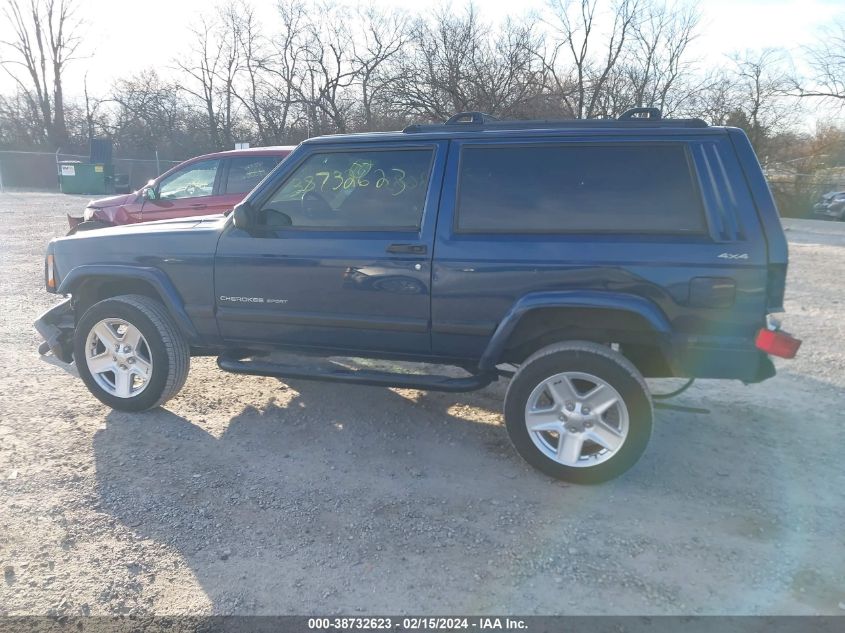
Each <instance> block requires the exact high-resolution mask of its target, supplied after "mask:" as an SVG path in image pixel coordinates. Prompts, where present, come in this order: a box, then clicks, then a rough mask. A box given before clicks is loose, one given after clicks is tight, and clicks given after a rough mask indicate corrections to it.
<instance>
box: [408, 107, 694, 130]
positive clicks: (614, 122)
mask: <svg viewBox="0 0 845 633" xmlns="http://www.w3.org/2000/svg"><path fill="white" fill-rule="evenodd" d="M580 127H586V128H589V127H600V128H605V127H611V128H612V127H622V128H631V127H634V128H636V127H708V125H707V123H706V122H705V121H703V120H702V119H696V118H693V119H664V118H663V114H662V113H661V111H660V108H631V109H630V110H626V111H625V112H623V113H622V114H621V115H620V116H619V118H618V119H564V120H529V121H517V120H512V121H501V120H499V119H497V118H496V117H494V116H491V115H489V114H486V113H484V112H459V113H458V114H455V115H454V116H451V117H449V119H447V120H446V122H445V123H415V124H413V125H409V126H408V127H406V128H405V129H404V130H402V131H403V132H404V133H406V134H414V133H418V132H447V131H454V130H460V131H467V132H481V131H484V130H556V129H561V130H563V129H568V128H580Z"/></svg>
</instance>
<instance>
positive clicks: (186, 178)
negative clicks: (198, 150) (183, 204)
mask: <svg viewBox="0 0 845 633" xmlns="http://www.w3.org/2000/svg"><path fill="white" fill-rule="evenodd" d="M219 164H220V161H219V160H217V159H214V160H201V161H199V162H198V163H193V164H191V165H188V166H187V167H185V168H184V169H180V170H179V171H177V172H174V173H172V174H170V175H169V176H167V177H166V178H165V179H164V180H162V181H161V184H160V185H159V189H158V191H159V194H158V197H159V198H160V199H162V200H180V199H182V198H200V197H202V196H210V195H213V193H214V179H215V178H216V177H217V167H218V165H219Z"/></svg>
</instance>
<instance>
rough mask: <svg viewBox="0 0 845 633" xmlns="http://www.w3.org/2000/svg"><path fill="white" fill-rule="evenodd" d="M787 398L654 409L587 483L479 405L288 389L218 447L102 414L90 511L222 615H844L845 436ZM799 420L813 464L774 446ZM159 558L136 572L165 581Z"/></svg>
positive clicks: (724, 397) (787, 441)
mask: <svg viewBox="0 0 845 633" xmlns="http://www.w3.org/2000/svg"><path fill="white" fill-rule="evenodd" d="M776 380H777V381H778V383H779V385H780V387H779V388H780V391H781V392H782V393H778V396H777V398H772V399H771V401H767V402H761V401H760V399H759V398H755V397H753V394H751V393H750V392H746V391H741V390H739V389H734V388H731V389H729V390H715V389H714V390H709V389H708V390H704V389H701V390H699V388H696V389H694V390H692V391H691V392H689V395H688V396H686V397H685V398H681V399H679V403H681V404H690V405H702V404H703V405H705V406H710V407H711V408H712V409H713V414H712V415H710V416H696V415H690V414H685V413H675V412H660V413H659V414H658V421H657V424H656V426H655V434H654V437H653V438H652V443H651V445H650V447H649V449H648V450H647V452H646V454H645V456H644V458H643V460H642V461H641V462H640V464H639V465H638V466H636V467H635V468H634V469H632V470H631V471H629V472H628V473H627V474H626V475H625V476H624V477H621V478H619V479H617V480H615V481H613V482H610V483H608V484H605V485H602V486H594V487H578V486H573V487H568V486H565V485H562V484H560V483H558V482H553V481H552V480H549V479H547V478H545V477H544V476H542V475H539V474H537V473H536V472H535V471H533V470H532V469H531V468H530V467H528V466H527V465H525V464H524V463H523V462H522V461H521V459H520V458H519V457H518V456H517V455H516V454H515V452H514V451H513V449H512V448H511V446H510V444H509V442H508V439H507V435H506V432H505V429H504V428H503V427H502V426H500V425H499V424H498V423H497V422H498V418H496V416H495V409H496V408H497V407H498V406H499V402H498V400H494V399H493V398H492V397H491V394H489V393H488V394H486V395H485V394H483V393H482V394H462V395H457V396H456V395H446V394H421V395H420V396H419V398H418V399H417V400H410V399H408V398H405V397H402V396H400V395H398V394H397V393H395V392H393V391H390V390H387V389H379V388H374V387H372V388H371V387H357V386H345V385H326V384H319V383H306V382H302V383H291V384H290V385H289V387H290V389H291V391H290V392H288V393H292V394H293V397H292V398H291V399H289V400H286V401H285V402H284V403H283V404H280V403H278V402H276V401H275V400H272V399H271V400H270V401H268V402H266V403H265V404H264V405H263V406H261V407H260V408H253V407H247V408H245V409H244V410H243V411H241V412H240V413H239V414H238V415H236V416H234V417H233V418H232V419H231V420H230V422H229V424H228V426H227V427H226V429H225V430H224V431H223V432H222V433H220V434H219V436H214V435H212V434H210V433H209V432H207V431H206V430H204V429H203V428H202V427H203V425H204V424H205V420H203V419H201V418H200V419H197V420H188V419H185V418H182V417H179V416H177V415H174V414H173V413H170V412H168V411H166V410H159V411H154V412H150V413H147V414H143V415H130V414H123V413H118V412H112V413H110V414H109V415H108V416H107V424H106V426H105V428H104V429H102V430H100V431H98V432H97V434H96V435H95V438H94V453H95V459H96V469H97V492H98V494H99V497H100V504H99V505H100V509H101V511H104V512H107V513H109V514H111V515H112V516H114V517H115V518H116V519H117V520H118V521H120V522H121V523H123V524H124V525H126V526H128V527H129V528H130V529H132V530H133V531H134V532H135V533H136V534H137V535H138V536H139V537H140V538H144V539H152V540H154V541H156V542H158V543H162V544H165V545H166V546H168V547H169V548H172V549H173V550H175V551H177V552H178V553H179V554H180V555H181V556H182V557H183V558H184V560H185V562H186V564H187V565H188V566H189V567H190V568H191V570H192V571H193V573H194V574H195V576H196V578H197V581H198V582H199V584H200V585H201V586H202V588H203V591H204V592H205V593H206V595H207V596H208V598H209V599H210V601H211V602H212V604H213V609H214V612H216V613H223V614H232V613H245V614H251V613H259V614H279V613H326V612H346V613H355V612H356V609H358V608H360V607H362V606H365V607H366V611H367V612H369V613H379V612H381V613H397V612H400V613H401V612H418V613H419V612H426V613H429V612H431V611H432V610H434V611H435V612H437V613H449V612H452V613H476V612H485V611H487V612H489V611H496V612H501V611H511V612H519V613H585V612H593V613H597V612H603V613H640V614H644V613H651V614H657V613H689V612H690V609H691V608H695V609H696V610H697V612H705V613H707V612H709V613H754V612H763V613H772V612H779V611H780V610H781V609H782V608H783V607H781V606H779V605H782V604H783V601H784V600H797V601H798V602H797V603H796V602H791V603H790V604H791V605H792V607H791V608H792V609H796V608H799V607H796V606H795V605H796V604H805V605H812V607H809V606H808V607H807V609H810V608H812V609H819V610H821V612H826V611H827V610H830V609H833V610H835V609H836V607H835V604H836V602H835V601H833V602H831V601H832V600H833V598H834V597H835V596H834V594H835V593H836V592H835V588H836V586H837V583H838V580H837V579H838V578H839V577H840V574H841V569H843V568H845V567H842V565H843V564H845V560H843V551H842V549H841V548H836V547H834V546H833V543H832V542H831V541H830V536H831V535H832V534H833V531H834V530H835V528H834V526H841V522H842V520H843V506H842V503H841V498H840V497H838V496H837V495H836V493H835V490H834V489H833V488H835V487H836V485H837V484H836V483H835V482H833V483H832V486H821V487H820V479H819V477H820V473H821V472H827V473H830V472H832V469H835V468H836V464H837V463H838V461H834V459H835V457H836V456H835V453H837V449H836V446H837V445H838V444H837V438H838V439H839V440H841V430H840V429H839V427H838V426H833V425H831V424H830V423H829V422H830V421H829V420H828V419H827V418H825V417H824V416H825V415H826V414H824V413H823V412H819V411H815V412H813V411H810V412H807V411H806V410H804V409H803V408H802V407H800V405H799V403H800V397H799V396H800V394H802V393H805V392H806V390H807V389H808V388H809V387H810V385H808V384H807V383H809V382H810V381H806V380H803V379H802V380H795V379H794V378H790V377H788V376H784V377H778V378H777V379H776ZM824 393H825V394H826V397H830V398H836V397H841V392H840V391H839V390H833V389H830V388H827V389H826V390H825V391H824ZM745 394H747V395H745ZM799 418H800V419H801V420H802V424H804V425H806V426H808V427H816V428H818V429H819V431H820V432H821V434H820V435H819V436H818V439H819V445H818V447H817V450H816V455H815V458H814V459H815V460H817V461H818V463H819V468H816V469H810V468H808V467H807V462H806V460H805V459H804V457H803V456H802V455H803V454H802V453H801V452H800V451H798V452H796V451H795V450H794V445H795V444H794V443H795V438H794V437H793V436H790V435H788V434H785V433H784V432H783V429H784V425H788V424H789V422H790V420H793V419H799ZM216 432H217V433H219V428H218V429H217V431H216ZM839 445H841V441H840V442H839ZM749 447H751V448H749ZM749 450H752V451H753V452H751V453H749ZM837 454H838V453H837ZM749 456H752V457H753V458H749ZM836 459H838V457H836ZM839 472H840V473H841V470H840V471H839ZM841 481H842V478H841V476H840V479H839V482H840V485H841ZM811 491H812V493H811ZM820 548H821V549H822V550H825V551H827V552H828V554H827V555H826V557H825V560H824V561H818V560H815V559H816V555H815V552H818V551H820ZM147 549H148V548H146V547H145V548H143V550H142V553H141V554H140V557H141V565H142V567H143V566H145V565H148V566H149V567H148V571H149V572H152V573H155V574H157V575H159V576H160V575H162V574H163V575H164V576H165V577H166V571H167V570H161V569H157V568H156V567H155V565H156V563H155V560H156V559H155V553H154V550H155V548H149V549H150V553H149V555H148V556H149V558H148V559H147V561H146V562H145V559H144V557H145V556H146V555H147V554H146V553H145V552H146V551H147ZM596 552H601V555H598V556H597V555H596ZM807 569H812V570H813V574H815V575H813V576H812V578H810V580H807V578H809V576H807V573H808V572H807V571H806V570H807ZM837 570H839V571H837ZM802 574H803V575H802ZM796 579H797V580H796ZM750 587H753V588H754V589H753V591H752V590H751V589H750ZM156 590H157V591H166V590H167V584H166V582H165V584H164V585H159V584H158V583H157V589H156ZM607 596H612V599H610V598H607ZM597 597H598V598H597ZM597 600H598V602H597ZM831 605H833V606H831ZM799 612H800V608H799Z"/></svg>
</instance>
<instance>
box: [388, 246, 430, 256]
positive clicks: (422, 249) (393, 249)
mask: <svg viewBox="0 0 845 633" xmlns="http://www.w3.org/2000/svg"><path fill="white" fill-rule="evenodd" d="M387 252H388V253H411V254H413V255H424V254H425V253H427V252H428V246H426V245H425V244H391V245H390V246H388V247H387Z"/></svg>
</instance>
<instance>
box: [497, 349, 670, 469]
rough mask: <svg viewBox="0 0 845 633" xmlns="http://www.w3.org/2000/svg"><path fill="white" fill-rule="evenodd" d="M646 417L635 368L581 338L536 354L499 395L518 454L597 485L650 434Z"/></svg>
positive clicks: (636, 453)
mask: <svg viewBox="0 0 845 633" xmlns="http://www.w3.org/2000/svg"><path fill="white" fill-rule="evenodd" d="M652 417H653V413H652V404H651V398H650V397H649V394H648V389H647V387H646V384H645V381H644V380H643V377H642V375H641V374H640V372H639V371H637V369H636V367H634V365H633V364H632V363H631V362H630V361H628V360H627V359H626V358H625V357H624V356H622V355H621V354H619V353H618V352H615V351H613V350H612V349H610V348H609V347H606V346H604V345H599V344H597V343H590V342H583V341H573V342H567V343H558V344H555V345H550V346H548V347H545V348H543V349H541V350H539V351H538V352H536V353H535V354H534V355H532V356H531V357H530V358H528V359H527V360H526V361H525V362H524V363H523V364H522V366H521V367H520V369H519V371H518V372H517V373H516V375H515V376H514V377H513V380H511V383H510V385H509V386H508V392H507V395H506V397H505V424H506V426H507V430H508V435H509V436H510V438H511V441H512V442H513V444H514V446H515V447H516V450H517V451H518V452H519V454H520V455H521V456H522V457H523V458H524V459H525V460H526V461H527V462H528V463H529V464H531V465H532V466H534V467H535V468H537V469H538V470H540V471H542V472H544V473H546V474H547V475H551V476H552V477H555V478H557V479H563V480H565V481H570V482H573V483H583V484H593V483H600V482H603V481H607V480H609V479H613V478H614V477H617V476H619V475H621V474H622V473H623V472H625V471H626V470H628V469H629V468H631V466H633V465H634V464H635V463H636V462H637V460H638V459H639V458H640V456H641V455H642V453H643V451H644V450H645V447H646V445H647V444H648V440H649V438H650V437H651V428H652Z"/></svg>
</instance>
